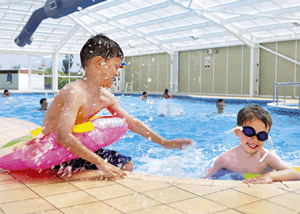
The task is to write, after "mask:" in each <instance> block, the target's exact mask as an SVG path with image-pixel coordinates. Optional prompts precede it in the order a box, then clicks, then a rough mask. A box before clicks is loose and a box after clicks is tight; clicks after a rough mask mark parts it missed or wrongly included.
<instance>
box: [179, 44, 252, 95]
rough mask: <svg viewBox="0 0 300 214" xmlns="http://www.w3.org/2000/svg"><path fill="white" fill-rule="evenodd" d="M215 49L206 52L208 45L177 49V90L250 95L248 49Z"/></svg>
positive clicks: (237, 47)
mask: <svg viewBox="0 0 300 214" xmlns="http://www.w3.org/2000/svg"><path fill="white" fill-rule="evenodd" d="M215 49H216V50H217V51H218V53H215V52H213V53H212V54H209V53H207V49H203V50H193V51H182V52H180V53H179V92H183V93H195V94H224V95H227V94H228V95H249V91H250V90H249V86H250V49H249V48H248V47H247V46H234V47H223V48H215ZM207 61H209V64H207V63H206V62H207ZM208 65H209V66H208Z"/></svg>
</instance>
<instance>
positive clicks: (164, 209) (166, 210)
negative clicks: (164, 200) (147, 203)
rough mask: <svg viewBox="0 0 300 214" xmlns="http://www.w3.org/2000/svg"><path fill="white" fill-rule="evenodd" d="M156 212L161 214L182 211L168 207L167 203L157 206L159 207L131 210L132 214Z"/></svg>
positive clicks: (176, 213)
mask: <svg viewBox="0 0 300 214" xmlns="http://www.w3.org/2000/svg"><path fill="white" fill-rule="evenodd" d="M154 213H159V214H182V212H180V211H178V210H175V209H173V208H171V207H168V206H166V205H162V206H157V207H151V208H148V209H142V210H137V211H133V212H130V214H154Z"/></svg>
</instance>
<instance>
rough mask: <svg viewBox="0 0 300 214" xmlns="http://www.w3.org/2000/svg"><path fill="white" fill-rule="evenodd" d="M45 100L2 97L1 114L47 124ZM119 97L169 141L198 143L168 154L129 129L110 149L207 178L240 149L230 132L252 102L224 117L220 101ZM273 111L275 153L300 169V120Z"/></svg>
mask: <svg viewBox="0 0 300 214" xmlns="http://www.w3.org/2000/svg"><path fill="white" fill-rule="evenodd" d="M43 97H44V94H26V95H24V94H12V96H11V97H1V98H0V105H1V111H0V116H1V117H9V118H17V119H22V120H27V121H30V122H34V123H36V124H38V125H42V120H43V117H44V115H45V112H43V111H37V110H36V109H39V108H40V105H39V100H40V99H41V98H43ZM116 97H117V99H118V100H119V103H120V105H121V106H122V107H123V108H124V109H125V110H126V111H127V112H128V113H129V114H130V115H132V116H133V117H135V118H138V119H139V120H141V121H143V122H144V123H145V124H146V125H148V126H149V127H150V128H151V129H152V130H154V131H155V132H157V133H158V134H160V135H161V136H162V137H164V138H165V139H175V138H189V139H192V140H193V142H194V144H193V146H191V147H190V148H188V149H186V150H181V151H179V150H177V149H175V150H169V149H165V148H163V147H161V146H159V145H157V144H155V143H153V142H151V141H148V139H145V138H143V137H141V136H140V135H138V134H135V133H134V132H131V131H128V132H127V133H126V135H125V136H124V137H123V138H122V139H121V140H120V141H119V142H117V143H115V144H113V145H111V146H109V147H107V148H109V149H114V150H117V151H118V152H120V153H121V154H123V155H129V156H131V157H132V159H133V162H134V172H140V173H147V174H154V175H165V176H176V177H188V178H202V177H204V176H205V175H206V171H205V169H207V168H208V167H210V166H212V164H213V161H214V160H215V159H216V158H217V157H218V156H219V155H220V154H221V153H223V152H225V151H227V150H228V149H230V148H232V147H234V146H236V145H238V143H239V140H238V138H236V137H235V135H234V133H231V134H226V132H227V131H229V130H230V129H232V128H233V126H235V125H236V117H237V113H238V111H239V110H240V109H241V108H243V107H244V106H245V105H247V104H248V103H249V102H247V103H246V102H245V103H236V102H234V103H230V102H229V101H226V107H225V111H226V112H228V114H222V115H219V114H209V113H210V112H212V111H216V110H217V109H216V107H215V102H206V101H201V100H200V99H183V98H182V97H180V98H178V99H177V98H174V99H162V98H160V97H157V96H151V95H150V96H148V100H146V101H143V100H141V99H139V97H138V96H122V95H119V96H116ZM52 100H53V95H48V102H49V105H50V104H51V101H52ZM253 104H258V105H260V106H262V107H263V108H265V109H267V106H266V104H264V103H261V102H258V103H255V101H253ZM168 112H169V115H168ZM269 112H270V111H269ZM203 113H206V114H203ZM270 113H271V115H272V117H273V124H274V125H273V126H272V128H271V132H270V136H271V137H272V139H273V144H274V145H273V146H274V151H275V152H276V153H277V154H278V155H279V156H280V157H281V158H282V159H283V160H284V161H285V162H287V163H288V164H290V165H293V166H295V165H300V148H299V143H298V141H299V138H300V128H299V127H300V116H297V115H279V114H276V113H273V112H270ZM99 114H100V115H109V112H108V111H107V110H103V111H101V112H100V113H99ZM162 114H164V115H163V116H158V115H162ZM270 147H271V146H270V143H269V141H266V143H265V148H267V149H270Z"/></svg>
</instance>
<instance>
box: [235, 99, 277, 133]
mask: <svg viewBox="0 0 300 214" xmlns="http://www.w3.org/2000/svg"><path fill="white" fill-rule="evenodd" d="M253 119H258V120H260V121H261V122H263V123H264V124H265V127H266V128H267V127H269V131H270V130H271V126H272V124H273V120H272V116H271V115H270V114H269V112H267V111H266V110H265V109H263V108H262V107H260V106H258V105H251V104H249V105H247V106H245V107H244V108H242V109H241V110H240V111H239V113H238V115H237V125H238V126H242V125H243V124H244V123H245V122H246V121H251V120H253Z"/></svg>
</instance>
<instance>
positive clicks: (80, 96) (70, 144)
mask: <svg viewBox="0 0 300 214" xmlns="http://www.w3.org/2000/svg"><path fill="white" fill-rule="evenodd" d="M123 57H124V56H123V51H122V49H121V48H120V46H119V45H118V44H117V43H116V42H114V41H113V40H111V39H109V38H107V37H106V36H104V35H101V34H99V35H96V36H93V37H91V38H90V39H89V40H88V41H87V42H86V43H85V45H84V46H83V48H82V49H81V51H80V59H81V64H82V66H83V68H84V69H85V75H84V76H83V78H82V79H80V80H78V81H75V82H70V83H68V84H67V85H65V86H64V87H63V88H62V89H61V90H60V92H59V94H58V95H56V96H55V98H54V100H53V102H52V103H51V105H50V107H49V108H48V110H47V112H46V114H45V116H44V120H43V135H48V134H50V133H57V139H56V140H57V143H58V144H59V145H62V146H63V147H65V148H66V149H68V150H69V151H70V152H71V153H73V154H75V155H77V156H78V157H80V158H82V159H83V160H86V161H88V162H90V163H92V164H94V165H95V166H96V168H97V169H99V170H100V171H101V176H103V177H108V178H120V177H121V178H124V176H125V175H126V173H125V172H124V171H122V170H121V169H120V168H119V167H117V166H115V165H112V164H110V163H109V162H106V161H104V160H103V158H101V157H100V156H99V155H98V154H96V153H94V152H93V151H91V150H89V149H88V148H87V147H86V146H85V145H83V144H82V143H81V142H80V141H79V140H78V139H77V138H76V137H75V136H74V135H73V134H72V130H73V127H74V125H77V124H82V123H84V122H87V121H88V120H89V119H90V118H91V117H93V116H94V115H95V114H97V113H98V112H100V111H101V110H103V109H107V110H108V111H109V112H110V113H111V114H112V115H114V116H116V117H120V118H124V119H125V120H126V122H127V124H128V128H129V129H130V130H131V131H133V132H135V133H137V134H140V135H141V136H143V137H145V138H146V139H148V140H151V141H153V142H155V143H157V144H159V145H161V146H163V147H165V148H167V149H184V148H185V146H188V145H191V144H192V141H191V140H189V139H174V140H166V139H164V138H163V137H161V136H159V135H158V134H156V133H155V132H154V131H152V130H151V129H150V128H149V127H148V126H146V125H145V124H144V123H143V122H142V121H140V120H138V119H136V118H133V117H132V116H130V115H129V114H128V113H127V112H126V111H125V110H123V109H122V107H121V106H120V104H119V103H118V100H117V99H116V97H115V96H114V95H113V94H112V93H111V92H109V91H108V90H106V89H105V88H104V87H106V88H111V86H112V83H113V80H114V78H115V77H116V76H118V75H119V74H118V69H119V67H120V65H121V63H122V59H123Z"/></svg>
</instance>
